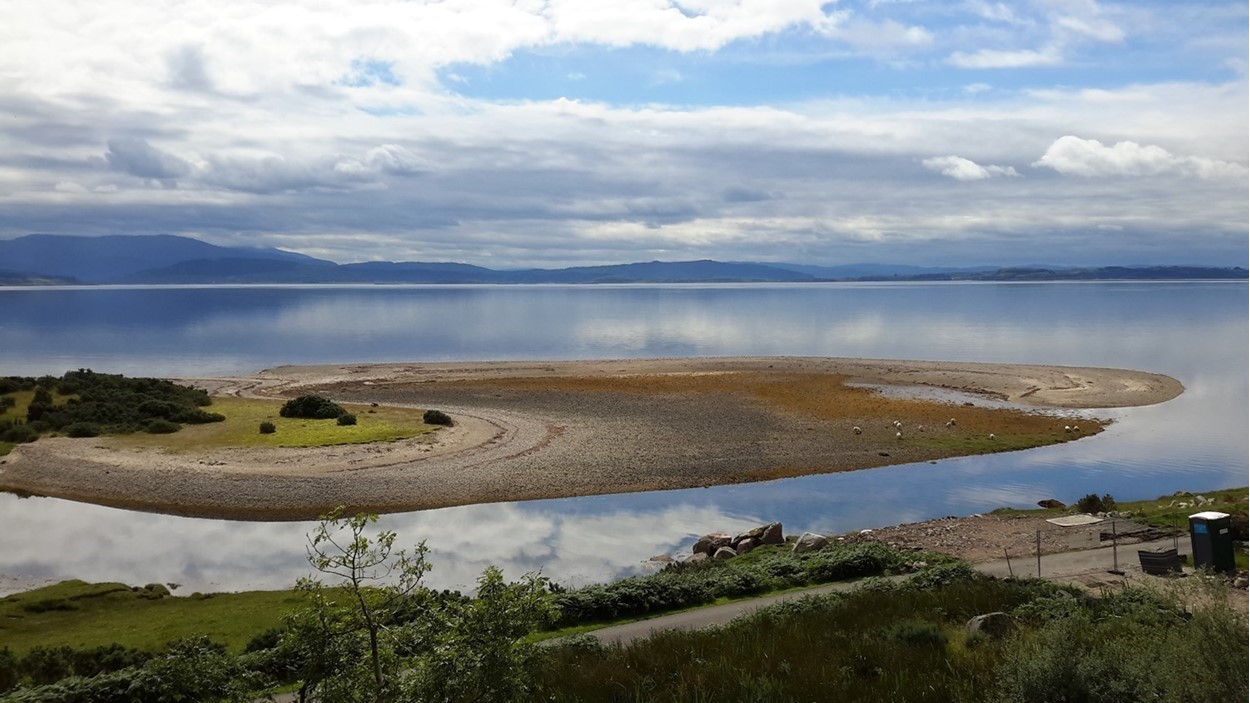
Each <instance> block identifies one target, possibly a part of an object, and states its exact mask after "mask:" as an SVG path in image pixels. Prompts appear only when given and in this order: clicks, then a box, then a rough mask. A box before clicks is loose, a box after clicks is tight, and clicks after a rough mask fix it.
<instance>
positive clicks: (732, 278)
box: [0, 234, 1247, 285]
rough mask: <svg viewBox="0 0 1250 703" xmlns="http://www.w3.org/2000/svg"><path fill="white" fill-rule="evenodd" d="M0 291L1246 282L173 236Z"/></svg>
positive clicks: (1186, 269) (76, 253)
mask: <svg viewBox="0 0 1250 703" xmlns="http://www.w3.org/2000/svg"><path fill="white" fill-rule="evenodd" d="M0 266H3V268H4V270H3V271H0V285H52V284H63V283H129V284H178V283H198V284H208V283H445V284H452V283H570V284H572V283H576V284H591V283H715V282H768V283H792V282H803V281H1053V280H1130V279H1138V280H1183V279H1234V280H1236V279H1242V280H1244V279H1246V277H1247V273H1246V269H1244V268H1208V267H1200V266H1133V267H1126V266H1106V267H1096V268H1058V267H1051V266H1027V267H1012V268H996V267H993V266H980V267H962V268H961V267H921V266H904V265H898V264H871V263H868V264H847V265H840V266H815V265H810V264H788V263H760V262H742V261H738V262H724V261H711V260H707V259H704V260H700V261H648V262H639V263H632V264H615V265H608V266H574V267H571V268H563V269H522V270H495V269H488V268H484V267H481V266H472V265H470V264H461V263H447V262H422V261H407V262H398V263H396V262H391V261H373V262H366V263H356V264H336V263H334V262H331V261H324V260H321V259H315V258H313V257H311V256H305V255H303V254H297V253H294V252H289V251H282V250H280V249H255V248H247V247H222V246H216V245H213V244H208V243H206V242H201V241H199V240H196V239H190V238H187V237H176V236H172V235H157V236H136V235H109V236H104V237H77V236H63V235H47V234H32V235H29V236H26V237H20V238H18V239H12V240H7V241H4V240H0Z"/></svg>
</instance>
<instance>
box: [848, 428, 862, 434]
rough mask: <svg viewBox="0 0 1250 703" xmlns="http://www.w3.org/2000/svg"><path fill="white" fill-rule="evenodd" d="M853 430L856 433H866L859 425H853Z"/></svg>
mask: <svg viewBox="0 0 1250 703" xmlns="http://www.w3.org/2000/svg"><path fill="white" fill-rule="evenodd" d="M851 431H852V432H854V433H855V434H863V433H864V431H863V430H861V429H859V427H852V428H851Z"/></svg>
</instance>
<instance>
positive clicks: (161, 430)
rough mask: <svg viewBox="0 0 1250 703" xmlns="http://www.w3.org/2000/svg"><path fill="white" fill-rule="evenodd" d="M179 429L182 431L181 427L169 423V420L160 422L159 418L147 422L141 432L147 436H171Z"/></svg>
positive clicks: (174, 423)
mask: <svg viewBox="0 0 1250 703" xmlns="http://www.w3.org/2000/svg"><path fill="white" fill-rule="evenodd" d="M180 429H182V426H181V425H179V424H178V423H176V422H170V421H169V420H162V419H161V418H157V419H155V420H149V421H148V423H147V424H146V425H144V426H143V431H144V432H147V433H148V434H173V433H174V432H177V431H178V430H180Z"/></svg>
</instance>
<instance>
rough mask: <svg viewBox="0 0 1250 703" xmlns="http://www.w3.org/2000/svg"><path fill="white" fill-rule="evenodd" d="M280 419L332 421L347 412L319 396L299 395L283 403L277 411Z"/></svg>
mask: <svg viewBox="0 0 1250 703" xmlns="http://www.w3.org/2000/svg"><path fill="white" fill-rule="evenodd" d="M278 414H279V415H281V416H282V417H300V418H306V419H309V420H333V419H335V418H337V417H340V416H342V415H346V414H347V411H346V410H344V409H343V406H341V405H339V404H338V403H335V402H334V401H331V400H329V399H327V398H323V397H321V396H319V395H301V396H300V397H298V398H295V399H293V400H288V401H287V402H286V403H283V405H282V409H281V410H279V411H278Z"/></svg>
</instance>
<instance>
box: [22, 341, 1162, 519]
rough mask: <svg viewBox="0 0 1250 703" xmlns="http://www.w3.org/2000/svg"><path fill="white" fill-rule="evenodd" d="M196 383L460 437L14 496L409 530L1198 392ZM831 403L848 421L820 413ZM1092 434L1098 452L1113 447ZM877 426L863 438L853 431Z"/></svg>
mask: <svg viewBox="0 0 1250 703" xmlns="http://www.w3.org/2000/svg"><path fill="white" fill-rule="evenodd" d="M182 380H183V381H184V382H191V383H194V384H195V385H198V386H200V387H205V388H207V389H208V390H209V391H210V392H211V393H213V394H214V395H219V396H221V395H236V396H251V397H265V398H279V397H285V396H290V395H294V394H297V393H300V392H319V393H322V394H324V395H328V396H330V397H332V398H335V399H336V400H341V401H344V402H379V403H381V404H384V405H399V406H411V407H421V408H427V407H437V408H440V409H443V410H445V411H447V412H449V413H451V415H452V416H453V417H454V418H455V419H456V420H457V425H456V426H455V427H453V428H449V429H446V430H440V431H439V432H438V433H436V434H435V441H434V442H433V443H431V442H430V441H428V440H426V441H421V440H405V441H396V442H384V443H382V442H379V443H371V444H359V445H339V446H332V447H322V448H311V449H276V450H275V449H241V448H240V449H228V450H219V451H214V452H211V453H207V454H202V455H190V454H182V455H175V454H170V453H166V452H162V451H159V450H136V449H133V448H127V447H125V445H124V442H118V441H115V440H111V439H109V438H97V439H95V440H72V439H68V438H46V439H41V440H39V441H38V442H36V443H33V444H29V445H21V446H20V447H19V448H18V449H16V450H14V452H13V453H11V454H10V455H9V456H8V457H4V458H3V459H0V462H2V463H0V488H3V489H5V490H8V491H10V492H15V493H19V494H22V493H25V494H30V495H48V496H54V497H60V498H68V499H71V500H80V501H85V502H93V503H100V504H104V505H110V506H114V507H121V508H129V509H136V510H146V511H150V512H163V513H172V514H179V515H188V516H196V517H208V518H225V519H241V520H295V519H308V518H315V517H316V516H317V515H319V514H321V513H324V512H325V511H326V510H328V509H329V508H331V507H334V506H335V505H340V504H342V505H346V506H347V507H348V509H349V510H365V511H369V512H402V511H410V510H422V509H431V508H437V507H447V506H452V505H464V504H472V503H490V502H505V501H516V500H528V499H539V498H557V497H572V496H580V495H593V494H602V493H622V492H637V491H647V490H659V489H669V488H691V487H700V486H707V485H718V484H729V483H743V482H751V481H758V480H767V479H773V478H782V477H787V476H799V475H807V474H815V473H827V472H832V471H847V470H858V469H869V468H874V467H877V466H885V465H892V464H903V463H915V462H919V461H930V460H936V459H941V458H947V457H951V456H961V455H964V454H968V453H982V450H980V449H978V450H976V451H955V450H952V448H951V447H953V446H955V443H956V441H959V442H964V444H967V442H968V441H971V439H970V438H979V439H980V440H981V443H982V444H984V441H983V440H984V437H985V435H986V432H987V431H989V430H992V429H995V428H996V427H999V426H1000V425H996V424H994V423H998V422H1005V421H1007V420H1009V421H1010V422H1012V423H1021V424H1020V426H1021V428H1022V429H1021V430H1020V431H1021V432H1024V431H1025V428H1026V425H1027V426H1028V427H1027V429H1028V431H1029V432H1037V431H1038V430H1037V429H1036V427H1039V426H1045V427H1046V431H1047V432H1052V431H1053V432H1054V433H1056V437H1055V438H1054V439H1053V440H1051V439H1047V440H1046V441H1047V442H1050V441H1056V442H1057V441H1068V440H1070V439H1074V437H1065V436H1064V435H1063V434H1062V426H1063V425H1064V420H1065V419H1067V418H1071V417H1077V416H1076V415H1074V414H1073V412H1074V411H1076V410H1081V409H1091V408H1117V407H1131V406H1139V405H1150V404H1154V403H1159V402H1164V401H1166V400H1170V399H1171V398H1174V397H1176V396H1177V395H1179V394H1180V393H1181V392H1182V391H1183V386H1182V385H1181V384H1180V383H1179V382H1178V381H1176V380H1175V379H1172V378H1170V377H1167V376H1161V375H1158V374H1149V373H1144V372H1137V371H1125V370H1118V369H1100V368H1083V367H1060V366H1040V365H1007V364H974V363H964V362H932V361H893V360H868V359H831V358H808V357H712V358H706V357H705V358H689V359H681V358H677V359H635V360H601V361H559V362H529V361H526V362H456V363H411V364H346V365H320V366H280V367H276V368H274V369H268V370H265V371H262V372H260V373H257V374H254V375H251V376H246V377H231V378H215V379H182ZM845 383H872V384H879V385H889V386H925V387H930V388H938V389H945V390H947V391H952V392H957V393H960V394H967V395H970V396H984V397H988V398H994V399H998V400H1006V401H1008V402H1011V403H1013V404H1017V405H1019V406H1022V407H1028V408H1031V409H1032V410H1031V411H1029V412H1025V411H1005V410H987V409H984V408H976V407H967V406H966V405H964V404H959V405H954V404H948V403H942V402H934V401H917V400H898V399H881V398H880V397H879V396H876V395H874V394H872V392H871V391H869V390H862V389H861V390H860V391H858V393H859V395H855V394H852V393H851V392H850V391H847V390H845V389H844V386H845ZM768 394H772V395H768ZM839 394H840V395H839ZM823 395H828V396H829V397H830V398H835V397H836V398H837V399H838V400H839V402H840V403H841V406H840V407H838V408H837V409H836V411H835V410H833V409H829V408H825V407H823V406H818V405H815V404H814V403H819V402H821V399H822V396H823ZM828 402H829V404H830V405H831V406H832V405H838V404H839V403H835V402H834V401H833V400H830V401H828ZM843 406H844V407H843ZM1038 411H1046V412H1048V413H1052V414H1047V415H1038V414H1037V413H1038ZM884 413H889V415H888V416H889V417H893V416H895V415H897V416H898V417H900V418H902V420H904V421H905V422H904V423H903V424H905V425H906V428H907V432H908V435H907V437H906V438H897V439H896V436H895V432H894V427H893V426H890V425H889V424H888V423H887V422H885V421H884V420H885V419H886V417H887V415H884ZM1012 413H1014V414H1012ZM1065 413H1066V414H1065ZM947 415H954V416H958V417H959V419H960V424H959V426H958V427H957V428H949V427H948V428H946V429H943V428H942V427H941V424H942V422H943V420H944V419H945V418H946V416H947ZM1080 417H1081V418H1082V419H1081V421H1082V422H1085V423H1086V427H1087V430H1086V433H1087V434H1095V433H1096V432H1097V431H1099V430H1100V428H1101V423H1097V422H1095V421H1089V422H1087V421H1086V420H1085V419H1084V418H1085V417H1086V415H1081V416H1080ZM1069 421H1071V420H1069ZM861 425H862V426H863V428H864V429H863V433H862V436H860V435H859V434H858V433H855V434H853V433H852V432H851V430H852V426H855V427H859V426H861ZM1001 426H1005V427H1009V428H1010V427H1011V425H1009V424H1008V425H1001ZM999 433H1000V434H1002V435H1003V437H1004V438H1006V437H1008V436H1009V432H1008V431H1004V430H999ZM965 435H966V436H965ZM1082 436H1086V435H1082ZM947 445H950V446H947ZM1032 446H1040V444H1034V445H1032ZM1007 448H1011V447H1007ZM1021 448H1022V447H1021ZM998 450H1000V448H999V447H998V446H997V445H995V446H991V447H989V448H987V449H984V451H998Z"/></svg>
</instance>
